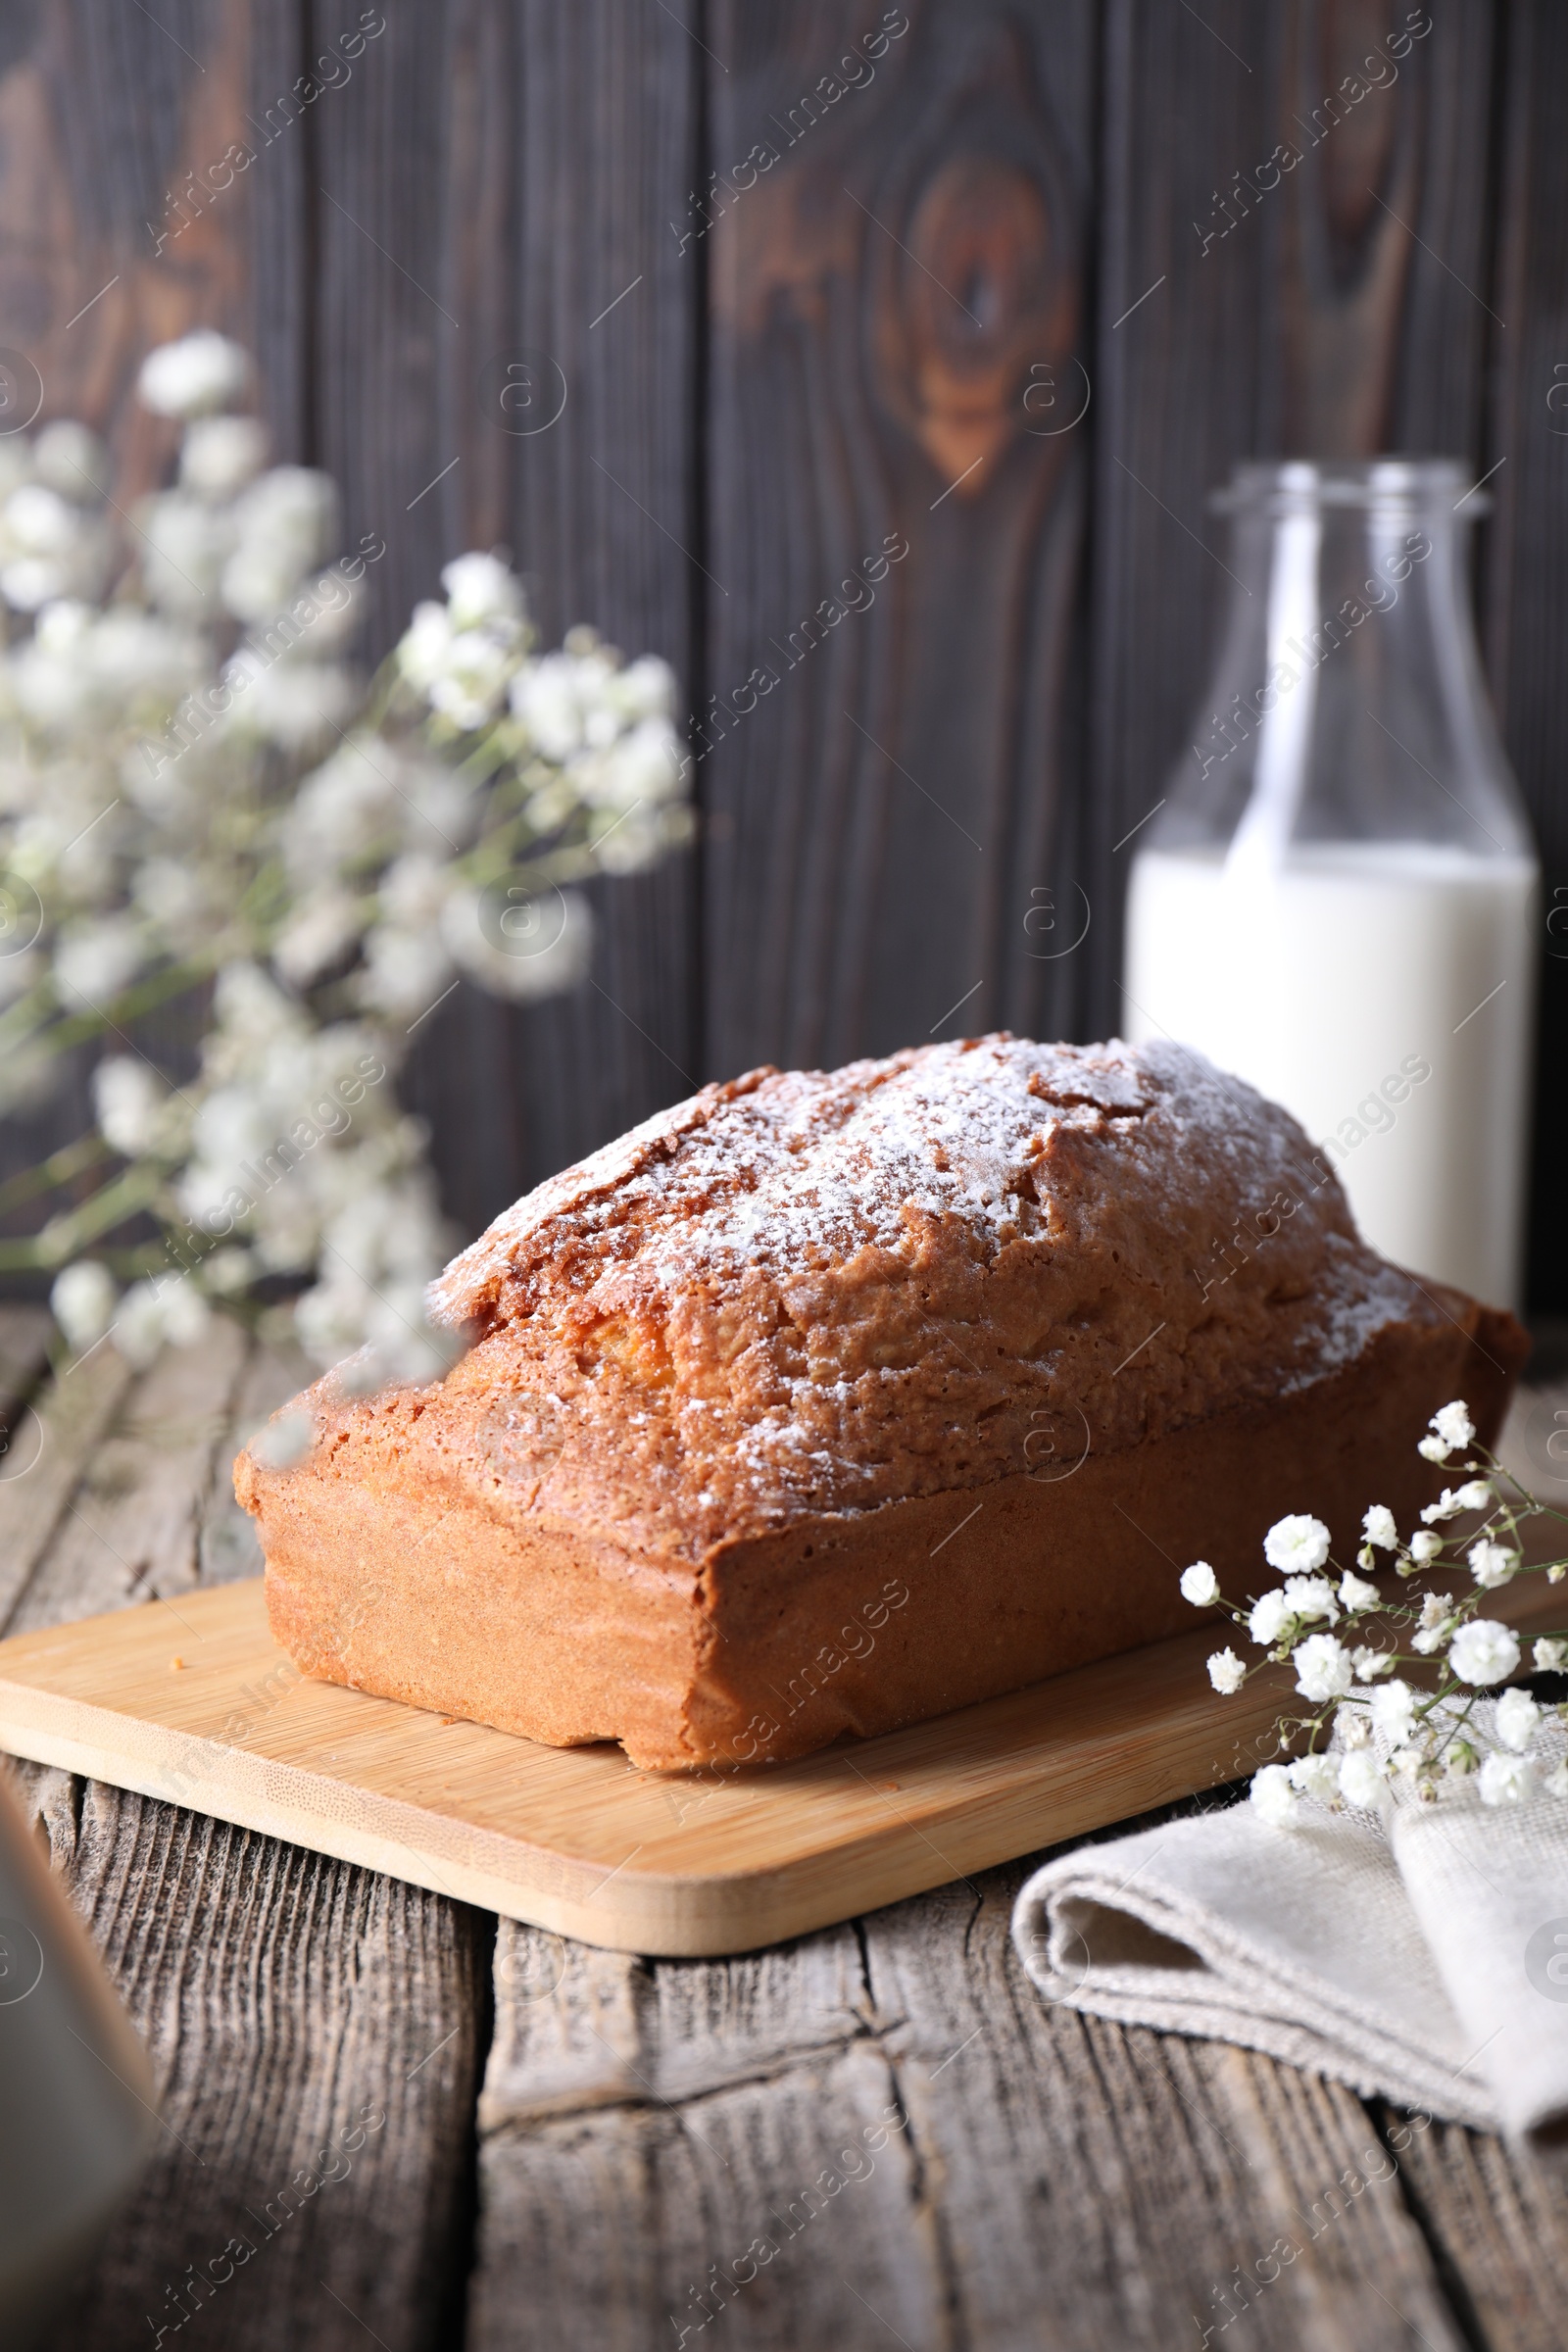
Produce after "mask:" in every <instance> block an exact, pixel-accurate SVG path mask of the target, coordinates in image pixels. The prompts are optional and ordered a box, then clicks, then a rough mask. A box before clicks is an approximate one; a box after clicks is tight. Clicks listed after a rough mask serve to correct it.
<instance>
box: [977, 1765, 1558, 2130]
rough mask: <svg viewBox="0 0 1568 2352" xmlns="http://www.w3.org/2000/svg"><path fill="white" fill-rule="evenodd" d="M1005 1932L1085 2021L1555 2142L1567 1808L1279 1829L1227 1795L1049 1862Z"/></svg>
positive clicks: (1306, 1815) (1454, 1807) (1412, 1812)
mask: <svg viewBox="0 0 1568 2352" xmlns="http://www.w3.org/2000/svg"><path fill="white" fill-rule="evenodd" d="M1560 1752H1561V1748H1560V1745H1559V1744H1556V1743H1554V1744H1553V1748H1552V1750H1551V1752H1549V1753H1548V1754H1547V1755H1546V1757H1545V1761H1546V1763H1550V1762H1552V1761H1554V1760H1555V1756H1556V1754H1558V1753H1560ZM1013 1937H1014V1940H1015V1942H1016V1944H1017V1947H1018V1952H1019V1955H1020V1957H1021V1958H1022V1961H1023V1964H1024V1966H1025V1968H1027V1970H1028V1971H1029V1974H1030V1975H1031V1976H1032V1977H1033V1978H1034V1980H1035V1982H1036V1984H1037V1985H1039V1986H1040V1988H1041V1990H1042V1991H1043V1992H1044V1993H1045V1994H1046V1995H1047V1997H1048V1998H1049V1999H1051V2000H1054V2001H1061V2002H1064V2003H1066V2004H1067V2005H1069V2006H1070V2007H1073V2008H1076V2009H1082V2010H1086V2011H1088V2012H1089V2013H1090V2014H1091V2015H1094V2016H1098V2017H1110V2018H1116V2019H1118V2020H1119V2021H1120V2022H1121V2023H1122V2024H1125V2025H1143V2026H1153V2027H1156V2028H1158V2029H1160V2030H1161V2031H1163V2032H1165V2033H1173V2034H1199V2035H1201V2036H1203V2037H1205V2038H1207V2039H1210V2040H1220V2041H1235V2042H1241V2043H1244V2044H1246V2045H1247V2046H1248V2047H1249V2048H1250V2049H1257V2050H1265V2051H1267V2052H1268V2053H1269V2054H1270V2055H1271V2056H1273V2057H1276V2058H1285V2059H1288V2060H1290V2061H1291V2062H1292V2064H1294V2065H1297V2066H1302V2067H1309V2068H1311V2069H1313V2070H1315V2071H1316V2072H1317V2073H1319V2074H1324V2075H1330V2076H1333V2077H1335V2078H1336V2079H1337V2080H1338V2081H1340V2082H1347V2083H1348V2084H1349V2085H1350V2087H1351V2088H1352V2089H1353V2090H1356V2091H1359V2092H1362V2093H1367V2094H1372V2093H1377V2094H1381V2095H1383V2096H1384V2097H1387V2098H1389V2099H1392V2100H1394V2101H1395V2102H1396V2103H1397V2105H1399V2106H1402V2107H1417V2108H1422V2109H1425V2110H1426V2112H1427V2113H1429V2114H1431V2115H1436V2116H1445V2117H1449V2118H1452V2119H1453V2120H1455V2121H1457V2122H1460V2123H1465V2124H1474V2125H1476V2126H1479V2127H1480V2128H1482V2129H1484V2130H1492V2131H1496V2130H1501V2131H1507V2132H1509V2133H1510V2134H1512V2135H1514V2136H1516V2137H1521V2138H1526V2137H1528V2138H1530V2139H1532V2140H1533V2141H1535V2142H1536V2143H1537V2144H1538V2145H1541V2146H1545V2145H1548V2144H1555V2143H1556V2141H1557V2140H1558V2139H1560V2138H1565V2137H1568V1799H1563V1798H1560V1797H1553V1796H1549V1795H1546V1794H1544V1793H1541V1794H1537V1795H1534V1796H1530V1797H1527V1798H1526V1799H1525V1800H1524V1801H1523V1802H1521V1803H1518V1804H1512V1805H1505V1806H1497V1807H1488V1806H1484V1805H1482V1803H1481V1802H1480V1800H1479V1798H1478V1796H1477V1795H1476V1793H1475V1789H1474V1785H1473V1784H1471V1785H1469V1786H1467V1787H1466V1788H1464V1789H1461V1790H1458V1791H1455V1792H1453V1793H1446V1794H1445V1795H1444V1797H1443V1798H1442V1800H1441V1801H1440V1802H1439V1803H1438V1804H1436V1805H1423V1804H1421V1803H1420V1802H1419V1801H1418V1800H1417V1799H1416V1798H1415V1796H1414V1794H1413V1792H1412V1791H1410V1790H1409V1789H1408V1788H1407V1787H1405V1788H1398V1789H1396V1790H1395V1791H1394V1792H1392V1794H1391V1801H1390V1803H1389V1805H1388V1806H1387V1807H1386V1809H1385V1811H1384V1812H1383V1814H1382V1815H1381V1816H1379V1815H1374V1814H1369V1813H1361V1812H1349V1811H1347V1812H1343V1813H1335V1812H1333V1811H1331V1810H1330V1808H1329V1807H1328V1806H1326V1805H1321V1804H1317V1803H1313V1802H1310V1801H1306V1802H1303V1804H1302V1806H1301V1809H1300V1813H1299V1822H1298V1825H1296V1826H1292V1827H1288V1828H1284V1829H1275V1828H1271V1827H1270V1826H1269V1824H1268V1823H1267V1822H1265V1821H1264V1820H1263V1819H1262V1817H1261V1816H1260V1815H1259V1814H1258V1812H1257V1811H1256V1809H1255V1807H1253V1806H1252V1805H1251V1804H1250V1803H1249V1802H1247V1801H1246V1800H1244V1801H1243V1802H1242V1803H1240V1804H1237V1805H1233V1806H1227V1807H1226V1808H1225V1809H1223V1810H1222V1811H1217V1812H1213V1813H1208V1814H1202V1815H1200V1816H1198V1817H1197V1818H1189V1819H1185V1820H1178V1821H1172V1822H1167V1823H1166V1824H1164V1826H1163V1827H1161V1828H1159V1829H1152V1830H1141V1831H1138V1832H1137V1833H1135V1834H1134V1835H1133V1836H1132V1837H1130V1838H1114V1839H1112V1840H1110V1841H1109V1842H1108V1843H1106V1844H1103V1845H1093V1846H1080V1847H1078V1848H1077V1849H1076V1850H1075V1851H1074V1852H1072V1853H1067V1854H1063V1855H1060V1856H1059V1857H1058V1858H1057V1859H1056V1860H1055V1861H1054V1862H1048V1863H1047V1864H1046V1865H1045V1866H1044V1868H1043V1869H1041V1870H1038V1871H1036V1873H1035V1875H1034V1876H1033V1878H1031V1879H1030V1880H1029V1881H1028V1883H1027V1884H1026V1886H1025V1887H1023V1889H1022V1891H1021V1892H1020V1894H1019V1896H1018V1901H1017V1905H1016V1908H1015V1910H1014V1913H1013Z"/></svg>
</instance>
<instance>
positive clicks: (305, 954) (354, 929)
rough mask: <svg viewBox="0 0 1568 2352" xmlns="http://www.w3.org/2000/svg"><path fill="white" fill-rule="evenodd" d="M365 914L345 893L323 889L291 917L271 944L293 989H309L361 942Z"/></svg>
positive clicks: (280, 968) (273, 959) (274, 962)
mask: <svg viewBox="0 0 1568 2352" xmlns="http://www.w3.org/2000/svg"><path fill="white" fill-rule="evenodd" d="M364 922H365V915H364V909H363V907H362V904H361V902H360V901H359V900H358V899H355V898H353V897H352V896H351V895H350V893H349V892H348V891H346V890H323V891H321V892H319V894H318V895H317V896H316V897H314V898H309V899H307V900H306V901H305V902H304V904H303V905H302V906H300V907H297V908H296V910H295V912H294V913H293V914H291V915H290V917H289V919H288V922H287V923H286V924H285V926H284V928H283V929H282V930H281V931H280V932H279V933H278V936H277V938H276V939H275V940H274V941H273V942H272V962H273V964H274V966H275V967H276V969H277V970H278V971H279V972H281V973H282V975H283V978H284V979H285V980H287V981H288V982H289V984H290V985H291V986H292V987H294V988H309V986H310V985H311V982H312V981H313V980H319V978H320V976H321V974H322V973H323V972H326V971H330V970H331V968H332V966H333V964H335V963H337V962H339V961H340V960H341V959H342V957H343V956H346V955H347V953H348V951H349V949H350V948H351V947H353V946H354V945H355V943H356V942H357V941H358V939H359V936H360V933H361V930H362V929H363V927H364Z"/></svg>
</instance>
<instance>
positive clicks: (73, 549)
mask: <svg viewBox="0 0 1568 2352" xmlns="http://www.w3.org/2000/svg"><path fill="white" fill-rule="evenodd" d="M110 552H111V551H110V541H109V536H108V533H107V531H106V530H105V528H104V525H103V521H102V519H101V517H99V516H97V515H87V514H85V513H83V511H82V509H81V508H80V507H78V506H75V505H73V502H72V501H71V500H70V499H68V498H62V497H61V495H60V493H59V492H58V491H57V490H49V489H46V488H45V487H44V485H43V484H42V483H41V482H24V483H23V485H22V487H21V488H20V489H19V490H14V491H13V492H12V493H11V496H10V497H9V498H8V499H7V500H6V502H5V505H4V507H0V595H3V596H4V597H5V600H6V602H7V604H9V605H12V606H14V607H15V608H16V610H17V611H18V612H21V613H36V612H37V611H38V610H39V609H40V607H42V606H44V605H47V604H52V603H54V602H55V601H56V600H58V599H59V598H61V597H94V596H96V595H97V594H98V593H99V592H100V590H101V588H102V586H103V583H104V580H105V577H106V576H107V571H108V565H109V561H110Z"/></svg>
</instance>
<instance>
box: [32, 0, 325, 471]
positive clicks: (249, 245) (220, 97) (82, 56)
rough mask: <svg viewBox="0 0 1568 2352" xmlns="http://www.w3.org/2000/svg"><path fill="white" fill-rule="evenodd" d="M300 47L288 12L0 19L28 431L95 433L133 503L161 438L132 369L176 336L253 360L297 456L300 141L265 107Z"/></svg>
mask: <svg viewBox="0 0 1568 2352" xmlns="http://www.w3.org/2000/svg"><path fill="white" fill-rule="evenodd" d="M300 47H301V12H300V9H299V7H298V6H297V5H296V0H168V4H167V5H166V6H162V7H160V8H159V9H158V10H157V12H156V22H155V20H154V18H153V17H150V16H148V15H147V14H146V13H145V12H143V13H142V14H140V15H138V14H137V13H136V12H135V11H134V10H131V11H127V10H125V9H123V8H120V7H118V6H116V5H115V0H42V4H41V5H37V6H34V7H31V8H27V9H18V10H13V11H11V12H10V13H9V14H8V17H7V20H6V28H5V33H4V38H3V42H0V315H3V316H4V318H5V319H6V324H7V339H8V341H9V342H10V343H11V344H12V345H13V346H15V347H17V348H20V349H21V350H22V351H23V353H24V354H25V358H26V359H27V360H28V361H29V362H30V363H31V365H32V367H33V368H36V370H37V372H38V375H39V377H40V378H41V380H42V385H43V391H44V407H43V412H42V414H43V416H44V417H46V418H47V417H85V418H86V419H87V420H88V421H89V422H91V423H94V424H98V425H100V426H101V427H103V428H104V429H105V430H107V431H108V432H109V433H110V434H111V436H112V438H113V441H114V443H115V446H116V449H117V453H118V455H119V457H120V459H121V462H122V464H123V466H124V468H125V471H124V473H123V476H122V481H123V485H124V487H128V488H130V489H140V488H144V487H145V486H146V485H147V484H148V482H149V481H151V480H152V479H153V478H154V477H155V475H156V474H157V473H158V471H159V470H160V468H161V466H162V465H163V464H164V462H165V461H166V459H167V456H168V452H169V450H170V447H171V445H172V430H171V428H170V426H169V425H168V424H167V423H165V422H162V421H161V420H159V419H158V418H155V417H151V416H150V415H148V413H147V412H146V411H145V410H142V409H140V408H138V407H137V406H136V404H135V403H134V402H133V401H132V400H131V399H130V397H129V394H130V388H131V384H132V381H133V378H134V375H135V371H136V368H138V367H139V365H140V362H141V359H142V356H143V354H144V353H145V352H146V350H147V349H148V347H149V346H150V345H151V344H153V343H157V342H161V341H163V340H165V339H166V338H168V337H170V336H172V335H177V334H181V333H183V332H185V331H186V329H188V328H189V327H192V326H198V325H201V326H217V327H221V328H222V329H224V330H225V331H226V332H228V333H231V334H237V335H239V336H240V337H242V339H243V340H244V341H245V342H247V343H248V344H249V345H251V347H252V348H253V349H255V350H256V351H257V353H258V357H259V360H260V364H261V371H262V386H263V394H264V405H265V408H266V410H267V413H268V414H269V416H270V421H271V423H272V426H273V429H274V431H275V432H276V433H277V434H278V436H279V439H280V441H281V442H282V444H283V446H284V448H285V450H286V451H287V452H288V454H290V455H296V454H297V448H296V447H295V443H296V437H297V434H298V430H299V425H300V419H301V414H302V409H303V390H304V377H303V361H304V343H303V339H302V335H301V325H302V319H301V311H300V301H299V295H300V287H301V284H302V281H303V276H304V263H305V251H304V237H303V226H304V214H303V207H302V196H303V189H304V168H305V152H304V151H305V136H304V134H303V133H302V131H301V127H300V124H299V123H298V122H297V121H296V122H295V123H292V124H290V125H289V127H288V128H287V130H286V131H285V129H284V122H285V117H286V112H287V110H284V111H282V112H280V111H279V108H280V102H281V101H282V100H283V98H284V94H285V93H286V92H291V91H292V90H293V88H294V85H295V81H296V77H297V76H298V74H299V71H300V60H299V55H298V53H299V49H300ZM322 102H323V103H330V96H329V95H328V96H326V97H325V98H324V99H323V101H322ZM294 111H295V112H296V113H298V112H299V111H302V110H300V109H299V106H298V101H297V99H296V100H295V101H294ZM269 123H273V124H275V125H276V127H275V128H274V129H273V130H272V132H271V134H270V135H269V129H268V124H269ZM242 155H249V156H250V157H251V159H252V160H251V161H250V162H249V163H243V162H241V161H240V157H241V156H242ZM117 495H119V496H120V497H121V498H122V502H123V503H125V501H124V488H123V489H122V490H121V491H120V492H118V493H117Z"/></svg>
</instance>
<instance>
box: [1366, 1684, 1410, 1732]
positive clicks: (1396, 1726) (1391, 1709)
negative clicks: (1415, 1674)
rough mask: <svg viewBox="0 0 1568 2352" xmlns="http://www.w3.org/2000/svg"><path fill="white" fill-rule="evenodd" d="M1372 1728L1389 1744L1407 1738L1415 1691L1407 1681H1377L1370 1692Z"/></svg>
mask: <svg viewBox="0 0 1568 2352" xmlns="http://www.w3.org/2000/svg"><path fill="white" fill-rule="evenodd" d="M1371 1705H1372V1728H1373V1730H1374V1731H1377V1732H1381V1733H1382V1735H1383V1737H1384V1738H1385V1739H1386V1740H1389V1741H1390V1742H1391V1744H1397V1742H1398V1741H1399V1740H1408V1739H1409V1737H1410V1730H1411V1726H1412V1725H1413V1723H1414V1721H1415V1692H1414V1691H1412V1690H1411V1688H1410V1686H1409V1684H1408V1683H1405V1682H1400V1681H1398V1680H1396V1681H1394V1682H1391V1683H1379V1684H1378V1686H1377V1688H1376V1689H1375V1690H1374V1691H1373V1693H1372V1701H1371Z"/></svg>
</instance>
